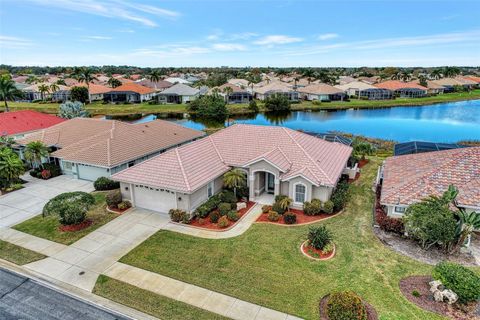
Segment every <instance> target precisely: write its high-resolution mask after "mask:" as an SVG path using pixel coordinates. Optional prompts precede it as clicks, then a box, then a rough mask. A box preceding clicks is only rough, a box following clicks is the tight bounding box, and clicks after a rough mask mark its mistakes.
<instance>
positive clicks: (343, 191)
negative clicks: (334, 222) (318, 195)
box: [330, 180, 350, 212]
mask: <svg viewBox="0 0 480 320" xmlns="http://www.w3.org/2000/svg"><path fill="white" fill-rule="evenodd" d="M349 189H350V185H349V184H348V182H347V181H346V180H343V181H340V182H339V183H338V184H337V188H336V189H335V191H334V192H333V194H332V196H331V197H330V200H331V201H332V202H333V211H334V212H339V211H340V210H342V209H343V208H345V206H346V204H347V201H348V198H349V195H350V192H349V191H350V190H349Z"/></svg>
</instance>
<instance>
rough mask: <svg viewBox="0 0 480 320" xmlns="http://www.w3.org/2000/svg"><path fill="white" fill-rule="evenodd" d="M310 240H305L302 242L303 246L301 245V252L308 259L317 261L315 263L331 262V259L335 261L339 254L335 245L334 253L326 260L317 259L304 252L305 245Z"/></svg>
mask: <svg viewBox="0 0 480 320" xmlns="http://www.w3.org/2000/svg"><path fill="white" fill-rule="evenodd" d="M307 242H308V240H305V241H303V242H302V244H301V245H300V252H301V253H302V254H303V255H304V256H305V257H307V258H309V259H311V260H315V261H327V260H330V259H333V258H334V257H335V254H336V253H337V246H336V245H335V243H334V244H333V252H332V255H331V256H328V257H326V258H315V257H312V256H311V255H309V254H306V253H305V252H304V251H303V247H304V245H305V243H307Z"/></svg>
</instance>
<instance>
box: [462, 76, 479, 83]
mask: <svg viewBox="0 0 480 320" xmlns="http://www.w3.org/2000/svg"><path fill="white" fill-rule="evenodd" d="M464 78H465V79H468V80H471V81H473V82H476V83H478V84H480V77H478V76H464Z"/></svg>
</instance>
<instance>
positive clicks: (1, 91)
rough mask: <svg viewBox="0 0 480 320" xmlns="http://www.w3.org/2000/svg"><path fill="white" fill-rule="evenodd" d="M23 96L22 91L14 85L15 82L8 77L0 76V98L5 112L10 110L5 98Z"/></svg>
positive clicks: (10, 98) (12, 98)
mask: <svg viewBox="0 0 480 320" xmlns="http://www.w3.org/2000/svg"><path fill="white" fill-rule="evenodd" d="M22 96H23V92H22V91H20V90H18V89H17V87H15V82H14V81H13V80H12V79H10V78H9V77H6V76H2V77H0V99H2V100H3V102H4V103H5V112H8V111H10V109H9V108H8V102H7V100H14V99H15V98H20V97H22Z"/></svg>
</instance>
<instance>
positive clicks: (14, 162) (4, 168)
mask: <svg viewBox="0 0 480 320" xmlns="http://www.w3.org/2000/svg"><path fill="white" fill-rule="evenodd" d="M24 172H25V169H24V167H23V162H22V160H20V158H19V157H18V155H17V154H16V153H15V152H13V151H12V149H10V148H5V147H4V148H0V180H1V181H2V187H8V186H9V185H10V184H11V182H12V181H15V180H16V179H18V177H20V175H22V174H23V173H24ZM3 181H5V185H3V184H4V183H3Z"/></svg>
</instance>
